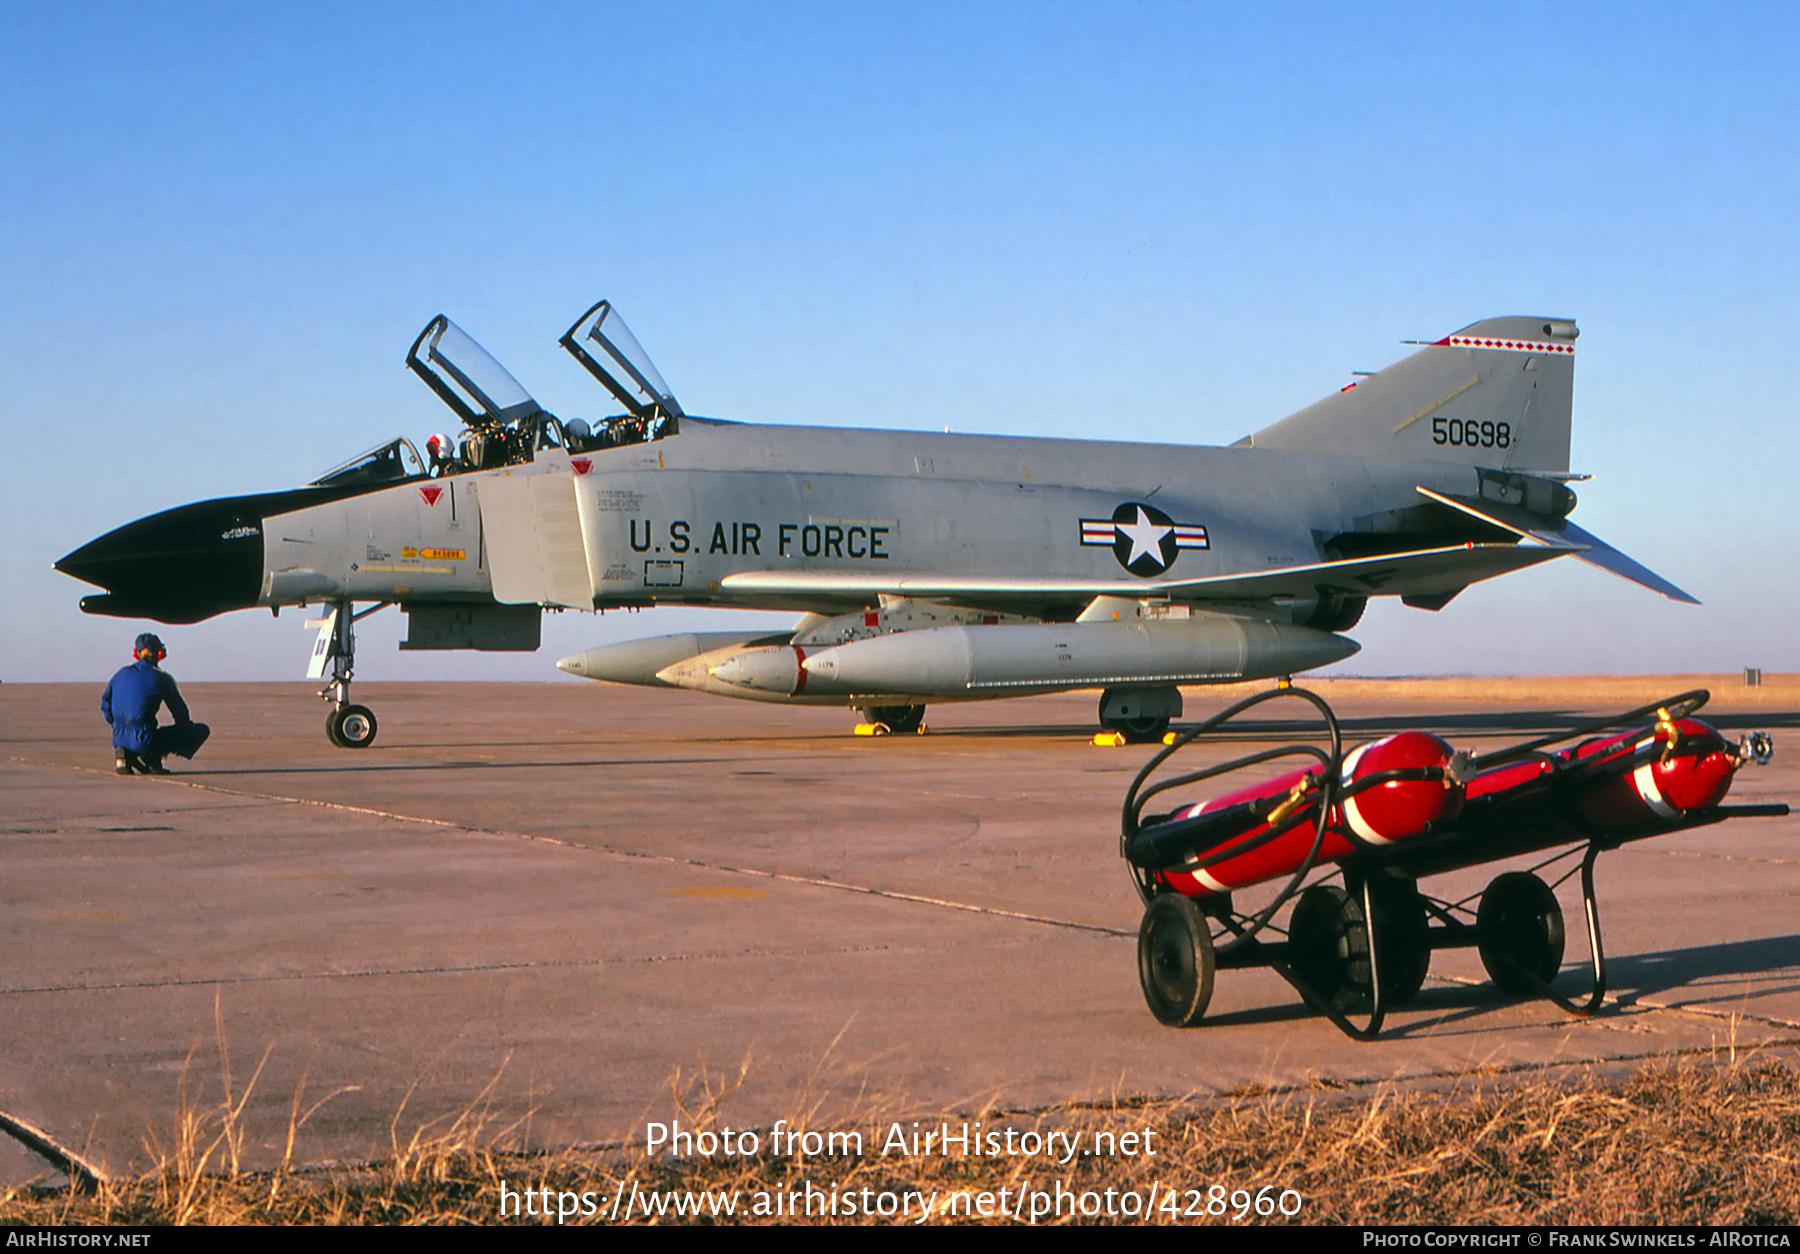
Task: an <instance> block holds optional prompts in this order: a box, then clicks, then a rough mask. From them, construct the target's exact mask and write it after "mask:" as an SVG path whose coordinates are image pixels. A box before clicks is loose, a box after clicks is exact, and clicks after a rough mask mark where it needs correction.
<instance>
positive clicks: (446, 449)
mask: <svg viewBox="0 0 1800 1254" xmlns="http://www.w3.org/2000/svg"><path fill="white" fill-rule="evenodd" d="M425 456H426V457H428V458H430V459H431V465H430V467H429V470H430V472H431V477H432V478H433V479H435V478H437V477H438V476H439V475H446V474H449V473H450V463H451V461H452V460H453V458H454V456H455V453H454V450H453V449H451V447H450V441H449V439H447V438H446V437H445V436H444V435H443V434H441V433H440V434H438V435H434V436H432V437H431V438H430V439H429V440H427V441H425Z"/></svg>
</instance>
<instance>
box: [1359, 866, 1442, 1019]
mask: <svg viewBox="0 0 1800 1254" xmlns="http://www.w3.org/2000/svg"><path fill="white" fill-rule="evenodd" d="M1369 887H1370V889H1371V890H1372V892H1371V894H1370V895H1371V896H1372V897H1373V898H1374V900H1375V934H1376V936H1377V937H1378V938H1379V939H1378V941H1377V944H1376V948H1377V949H1379V950H1380V951H1381V992H1382V997H1383V999H1384V1000H1385V1001H1386V1002H1387V1003H1388V1004H1389V1005H1391V1006H1400V1005H1404V1004H1405V1003H1407V1002H1409V1001H1411V1000H1412V999H1413V998H1415V997H1417V996H1418V995H1419V990H1420V989H1422V988H1424V987H1425V976H1426V974H1427V973H1428V972H1429V971H1430V970H1431V937H1430V932H1429V928H1428V926H1427V920H1426V918H1425V899H1424V898H1423V897H1421V896H1419V890H1418V887H1417V886H1416V885H1415V884H1414V883H1413V881H1412V880H1411V879H1408V878H1405V877H1403V876H1397V875H1383V876H1377V877H1376V878H1375V879H1374V880H1373V881H1372V882H1371V883H1370V885H1369Z"/></svg>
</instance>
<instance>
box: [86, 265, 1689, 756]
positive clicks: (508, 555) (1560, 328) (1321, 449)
mask: <svg viewBox="0 0 1800 1254" xmlns="http://www.w3.org/2000/svg"><path fill="white" fill-rule="evenodd" d="M1577 334H1578V333H1577V331H1576V328H1575V324H1574V323H1573V322H1572V321H1569V320H1567V319H1561V318H1526V317H1511V318H1494V319H1489V320H1487V321H1484V322H1478V323H1475V324H1474V325H1472V326H1468V327H1465V328H1463V329H1462V330H1460V331H1457V332H1455V333H1454V334H1451V335H1448V336H1445V337H1444V338H1442V339H1440V340H1436V341H1433V342H1430V343H1423V344H1421V345H1420V347H1419V348H1418V350H1417V351H1416V352H1414V353H1412V354H1411V355H1410V356H1407V357H1405V358H1403V359H1402V360H1400V361H1398V362H1396V363H1395V364H1393V365H1391V366H1389V367H1387V368H1386V369H1385V370H1381V371H1379V372H1377V373H1374V374H1370V375H1367V376H1366V377H1362V378H1360V379H1358V380H1357V381H1356V382H1355V383H1353V384H1352V385H1351V386H1349V387H1347V388H1345V389H1344V390H1342V391H1340V392H1337V393H1335V394H1333V395H1331V396H1328V397H1326V398H1325V399H1324V400H1322V401H1319V402H1318V403H1317V404H1314V405H1310V406H1308V407H1307V408H1305V409H1303V410H1301V411H1300V412H1298V413H1296V414H1293V415H1291V416H1289V417H1287V418H1284V419H1282V420H1281V421H1280V422H1277V423H1275V424H1274V425H1272V426H1269V427H1265V428H1264V429H1262V430H1260V431H1257V432H1255V433H1253V434H1251V435H1248V436H1245V437H1244V438H1243V439H1241V440H1239V441H1238V442H1237V443H1235V444H1233V445H1231V446H1230V447H1227V448H1204V447H1187V446H1181V445H1155V444H1131V443H1114V442H1098V441H1085V440H1049V439H1022V438H1016V437H1002V436H980V435H950V434H942V435H939V434H933V433H930V432H916V431H867V430H846V429H829V428H816V427H786V426H764V425H750V424H742V423H733V422H725V421H720V420H717V419H708V418H695V417H692V416H689V415H688V414H685V413H683V412H682V409H681V406H680V405H679V404H678V403H677V402H676V400H675V397H674V395H673V394H672V393H671V392H670V390H669V388H668V386H667V384H665V383H664V382H663V379H662V377H661V375H659V374H658V373H657V371H656V368H655V366H654V365H652V364H651V362H650V359H649V358H648V356H646V355H645V353H644V351H643V349H642V348H641V347H640V346H639V345H638V343H637V341H636V339H635V338H634V337H633V336H632V334H631V332H630V331H629V330H628V329H627V328H626V327H625V325H624V323H623V321H622V320H621V319H620V318H619V316H618V314H617V313H616V312H615V311H614V310H613V309H612V307H611V306H610V305H609V304H608V303H607V302H605V301H602V302H600V303H599V304H598V305H595V306H594V307H593V308H592V309H590V310H588V311H587V312H586V313H585V314H583V315H582V317H581V318H579V319H578V320H577V321H576V323H575V325H574V326H573V327H571V328H570V329H569V331H568V332H567V333H565V334H564V335H563V337H562V340H561V343H562V345H563V347H564V348H566V349H567V350H568V351H569V352H570V353H571V354H572V355H573V356H574V357H575V359H576V360H577V361H578V362H580V363H581V365H582V366H583V367H585V368H586V369H587V370H588V371H589V372H590V373H591V374H592V375H593V377H594V378H595V379H596V380H598V381H599V382H600V383H601V384H602V385H603V386H605V388H606V389H607V390H608V392H610V393H611V394H612V396H613V397H615V398H616V399H617V401H618V404H619V405H620V406H621V407H622V408H623V410H624V412H623V413H622V414H620V415H618V416H617V417H614V418H611V419H608V420H606V421H604V422H601V423H597V424H594V425H593V426H590V425H589V424H587V423H585V422H582V421H580V420H573V421H570V422H568V423H564V422H562V421H560V420H558V419H557V418H556V417H555V416H554V415H552V414H549V413H547V412H546V411H545V410H543V409H542V408H541V407H540V406H539V405H538V404H537V402H536V401H534V400H533V399H532V398H531V396H530V395H529V394H528V393H527V392H526V391H525V389H524V388H523V387H521V386H520V385H519V384H518V382H517V381H516V380H515V379H514V378H513V377H512V375H510V374H509V373H507V371H506V370H505V369H504V368H503V367H501V366H500V364H499V363H498V362H496V361H495V360H494V359H493V358H492V357H490V356H489V355H488V354H487V353H486V352H485V351H484V350H482V349H481V347H480V346H479V345H478V344H476V343H475V341H474V340H472V339H471V338H469V337H468V336H467V335H465V334H464V333H463V332H462V331H461V330H460V329H459V328H457V327H456V326H455V325H454V324H453V323H451V322H450V321H449V320H448V319H447V318H445V317H443V316H442V315H440V316H438V317H437V318H434V319H433V320H432V321H431V322H430V323H429V324H428V325H427V326H426V328H425V330H424V331H423V332H422V333H421V334H420V335H419V338H418V339H417V340H416V341H415V342H414V344H413V346H412V350H411V351H410V352H409V353H408V355H407V365H408V366H409V367H410V368H411V369H412V370H413V371H414V372H415V373H417V374H418V375H419V376H420V377H421V378H422V379H423V380H424V381H425V382H426V383H427V384H428V385H430V387H431V388H432V389H433V391H435V392H436V393H437V395H438V396H439V397H440V398H441V399H442V400H443V401H444V402H445V403H446V404H447V405H448V406H449V407H450V408H451V410H452V411H453V412H454V413H455V414H456V415H457V417H458V418H459V419H460V420H461V423H462V427H463V430H462V434H461V437H460V439H459V440H458V441H456V442H455V446H454V448H437V447H433V448H432V449H431V450H430V451H431V457H430V464H427V462H426V460H425V459H422V458H421V457H420V456H419V454H418V452H417V449H416V448H415V446H414V445H413V444H412V443H411V442H410V441H408V440H406V439H404V438H400V439H395V440H392V441H389V442H388V443H386V444H383V445H381V446H379V447H377V448H375V449H373V450H371V451H370V452H368V453H366V454H364V455H363V456H361V457H358V458H354V459H352V460H351V461H349V462H346V463H345V464H344V465H342V466H340V467H339V468H337V469H336V470H333V471H332V472H330V473H329V474H326V475H324V476H323V477H321V478H320V479H318V480H316V481H314V482H313V483H311V484H308V485H307V486H305V487H301V488H296V489H293V490H291V491H285V492H272V493H263V494H259V495H254V496H242V497H230V498H226V499H223V500H215V501H204V502H200V503H197V504H193V505H185V506H182V507H180V508H178V509H173V510H169V511H167V512H164V513H161V514H156V515H153V516H151V517H149V518H145V519H141V520H139V521H137V522H134V523H131V524H128V525H127V526H124V527H121V528H119V529H118V530H116V531H113V532H111V533H109V534H107V535H104V536H102V537H100V538H99V539H97V540H94V541H93V542H91V543H89V544H87V545H85V546H83V547H82V548H80V549H77V550H76V551H75V552H73V553H71V554H69V555H68V556H67V557H65V558H63V559H62V560H61V561H59V562H58V563H56V566H57V569H59V570H61V571H63V572H65V573H67V574H70V575H73V576H75V577H76V578H79V579H83V580H86V581H87V582H90V583H93V584H97V585H99V586H101V587H103V588H105V589H107V592H106V593H105V594H104V595H97V596H88V597H85V598H83V600H82V602H81V607H82V609H84V610H86V611H87V612H89V613H94V614H111V615H117V616H122V617H132V618H150V619H155V620H157V621H159V622H165V623H191V622H197V621H199V620H201V619H204V618H209V617H211V616H212V615H215V614H219V613H223V612H225V611H227V610H234V609H244V608H248V607H251V606H268V607H277V608H278V607H281V606H293V605H318V606H322V607H324V609H325V614H324V617H323V619H322V626H321V631H320V634H319V639H318V643H317V645H316V647H315V650H314V657H313V668H312V673H313V674H314V675H316V676H321V677H323V676H325V675H327V674H329V683H328V684H327V686H326V688H325V689H324V690H323V691H322V692H321V694H320V695H321V696H323V697H325V698H327V699H328V700H329V701H330V702H331V706H332V709H331V714H330V717H329V720H328V722H327V731H328V733H329V735H330V737H331V739H332V740H333V741H334V742H335V743H337V744H339V745H343V746H345V747H347V748H359V747H363V746H366V745H368V744H369V743H371V742H372V741H373V740H374V738H375V732H376V721H375V716H374V715H373V714H372V713H371V712H370V711H369V710H368V709H367V708H366V707H364V706H360V705H356V704H354V703H352V701H351V699H350V685H351V674H352V665H353V661H354V650H355V633H354V622H355V621H356V620H357V619H359V618H361V617H364V616H366V615H367V614H370V613H373V612H374V611H375V610H376V609H380V608H382V607H384V606H386V605H390V604H398V605H399V606H400V607H401V609H402V610H403V611H404V612H405V613H406V614H407V615H408V635H407V638H406V639H405V640H404V641H403V642H402V643H401V646H400V647H401V648H402V649H487V650H533V649H536V648H537V647H538V644H539V620H540V614H541V611H542V608H543V607H562V608H575V609H583V610H592V609H609V608H615V607H627V606H632V607H644V606H654V605H711V606H727V607H737V608H746V609H763V610H793V611H798V612H800V613H801V614H802V615H803V616H802V617H801V619H800V621H799V622H798V623H797V624H796V625H795V627H794V628H793V629H792V630H791V631H786V632H781V633H778V634H773V635H750V634H744V633H736V634H734V633H682V634H678V635H668V636H660V637H656V638H654V639H648V640H637V641H632V642H628V643H624V644H614V645H609V646H605V647H602V648H596V649H590V650H588V651H587V652H585V653H581V654H577V655H576V656H573V657H568V658H564V659H563V660H562V661H560V662H559V663H557V665H559V666H560V667H562V669H564V670H565V671H569V672H571V673H573V674H577V675H583V676H586V677H588V678H592V679H600V680H610V681H614V682H620V683H633V684H646V685H652V686H659V687H676V688H690V689H694V690H697V691H701V692H709V693H714V694H717V695H719V696H729V697H742V698H748V699H750V700H756V701H777V702H791V703H802V704H824V705H842V706H849V707H853V708H855V709H857V710H860V711H862V713H863V717H864V719H865V720H867V721H868V722H870V723H873V724H878V725H880V726H881V727H882V728H884V729H886V730H892V731H908V730H913V729H916V728H917V727H919V726H920V723H921V719H922V717H923V714H924V709H925V706H926V703H928V702H935V701H967V700H979V699H985V698H993V697H1008V696H1020V695H1025V694H1030V693H1042V692H1055V691H1059V690H1068V689H1077V688H1090V689H1098V690H1100V693H1101V696H1100V708H1099V718H1100V722H1101V724H1102V726H1103V727H1106V728H1109V729H1113V730H1116V731H1119V732H1121V733H1123V734H1124V735H1125V736H1127V737H1128V738H1129V739H1132V740H1150V739H1155V738H1158V737H1160V736H1161V735H1162V734H1163V732H1164V730H1165V729H1166V728H1167V726H1168V723H1169V720H1170V719H1171V718H1173V717H1178V716H1179V715H1180V714H1181V708H1182V707H1181V693H1180V690H1179V688H1178V687H1177V685H1181V684H1207V683H1227V682H1232V681H1238V680H1246V679H1257V678H1270V677H1277V676H1287V675H1292V674H1294V673H1297V672H1300V671H1305V670H1308V669H1311V668H1314V667H1318V666H1323V665H1326V664H1328V663H1331V662H1334V661H1337V660H1339V659H1341V658H1344V657H1348V656H1349V655H1351V654H1352V653H1354V652H1356V650H1357V648H1358V646H1357V644H1356V642H1355V641H1353V640H1350V639H1348V638H1347V637H1345V636H1343V635H1341V634H1339V633H1341V632H1344V631H1347V630H1349V629H1350V628H1352V627H1353V626H1355V624H1356V622H1357V620H1358V619H1359V618H1360V617H1361V615H1362V612H1363V607H1364V605H1365V604H1366V603H1367V601H1368V598H1369V597H1371V596H1398V597H1400V598H1401V599H1402V600H1403V601H1404V602H1405V603H1406V604H1408V605H1412V606H1417V607H1419V608H1422V609H1427V610H1435V609H1439V608H1441V607H1442V606H1444V605H1445V604H1446V603H1447V602H1449V601H1450V599H1451V598H1452V597H1454V596H1456V595H1457V594H1458V593H1459V592H1461V591H1462V590H1463V589H1464V588H1466V587H1468V586H1469V585H1470V584H1472V583H1475V582H1477V581H1479V580H1483V579H1488V578H1492V577H1493V576H1495V575H1501V574H1504V573H1506V572H1508V571H1512V570H1518V569H1521V568H1523V567H1526V566H1533V565H1536V564H1537V563H1539V562H1543V561H1548V560H1550V559H1552V558H1556V557H1561V556H1563V555H1573V556H1575V557H1578V558H1580V559H1581V560H1583V561H1587V562H1591V563H1593V564H1595V565H1597V566H1600V567H1602V568H1603V569H1606V570H1609V571H1612V572H1613V573H1615V574H1618V575H1622V576H1624V577H1625V578H1627V579H1632V580H1635V581H1636V582H1638V583H1641V584H1643V585H1645V586H1647V587H1649V588H1652V589H1654V590H1655V591H1657V592H1660V593H1662V594H1663V595H1665V596H1668V597H1672V598H1674V599H1676V600H1680V601H1689V602H1692V601H1693V598H1692V597H1690V596H1688V595H1687V594H1686V593H1685V592H1682V591H1681V590H1680V589H1679V588H1677V587H1675V586H1674V585H1672V584H1670V583H1668V582H1667V581H1665V580H1663V579H1661V578H1659V577H1658V576H1656V575H1655V574H1652V573H1651V572H1650V571H1648V570H1645V569H1644V568H1643V567H1641V566H1639V565H1638V564H1637V563H1635V562H1633V561H1632V560H1631V559H1630V558H1627V557H1626V556H1624V555H1623V554H1622V553H1619V552H1618V551H1617V550H1615V549H1613V548H1611V547H1609V546H1608V545H1606V544H1604V543H1602V542H1601V541H1600V540H1598V539H1596V538H1595V537H1593V536H1592V535H1590V534H1588V533H1587V532H1586V531H1583V530H1582V529H1581V528H1580V527H1578V526H1576V525H1575V524H1573V523H1571V522H1570V521H1569V520H1568V514H1569V512H1570V510H1572V509H1573V508H1574V505H1575V494H1574V493H1573V492H1572V491H1571V490H1570V489H1569V488H1568V486H1567V483H1568V481H1570V480H1573V479H1579V478H1582V477H1583V476H1579V475H1572V474H1570V473H1569V423H1570V407H1571V398H1572V394H1573V382H1574V355H1575V339H1576V336H1577ZM359 602H360V603H365V604H367V608H364V609H362V610H361V611H360V612H358V611H357V609H356V606H357V604H358V603H359ZM369 603H372V604H369Z"/></svg>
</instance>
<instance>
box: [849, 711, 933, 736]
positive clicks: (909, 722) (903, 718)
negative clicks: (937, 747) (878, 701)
mask: <svg viewBox="0 0 1800 1254" xmlns="http://www.w3.org/2000/svg"><path fill="white" fill-rule="evenodd" d="M863 713H864V714H866V715H867V716H868V719H869V721H870V722H871V723H885V724H886V725H887V729H888V731H890V732H892V733H893V734H894V735H896V736H910V735H913V734H914V733H915V732H917V731H918V730H919V728H921V727H923V726H924V725H925V707H924V706H922V705H874V706H870V707H869V708H868V709H866V710H864V711H863Z"/></svg>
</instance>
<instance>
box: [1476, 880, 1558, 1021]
mask: <svg viewBox="0 0 1800 1254" xmlns="http://www.w3.org/2000/svg"><path fill="white" fill-rule="evenodd" d="M1475 943H1476V947H1477V948H1478V949H1479V950H1480V951H1481V965H1482V966H1484V967H1486V968H1487V973H1488V976H1489V978H1491V979H1492V980H1493V981H1494V983H1495V984H1498V985H1499V986H1500V987H1501V988H1502V989H1504V990H1505V991H1506V992H1508V993H1536V992H1539V991H1541V985H1544V984H1548V983H1549V982H1550V981H1551V980H1553V979H1555V978H1556V973H1557V972H1558V971H1560V970H1561V969H1562V956H1563V917H1562V907H1561V906H1559V905H1557V904H1556V894H1555V893H1553V892H1551V891H1550V886H1549V885H1548V884H1546V883H1544V881H1543V880H1541V879H1539V878H1538V877H1537V876H1535V875H1533V874H1531V873H1530V872H1529V871H1508V872H1507V873H1506V874H1505V875H1498V876H1495V877H1494V882H1493V883H1491V884H1489V885H1488V886H1487V891H1486V892H1484V893H1482V894H1481V905H1480V906H1479V907H1478V908H1477V909H1476V911H1475Z"/></svg>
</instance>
